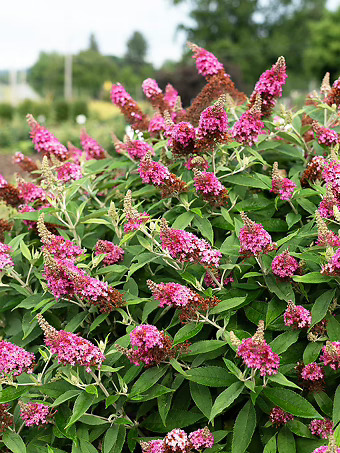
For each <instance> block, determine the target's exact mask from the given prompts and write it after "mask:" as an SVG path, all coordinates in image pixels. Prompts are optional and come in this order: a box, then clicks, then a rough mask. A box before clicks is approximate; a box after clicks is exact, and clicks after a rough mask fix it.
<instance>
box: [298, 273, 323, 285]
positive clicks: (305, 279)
mask: <svg viewBox="0 0 340 453" xmlns="http://www.w3.org/2000/svg"><path fill="white" fill-rule="evenodd" d="M292 278H293V280H294V282H301V283H324V282H330V281H331V280H332V277H328V275H322V274H320V272H310V273H309V274H305V275H294V276H293V277H292Z"/></svg>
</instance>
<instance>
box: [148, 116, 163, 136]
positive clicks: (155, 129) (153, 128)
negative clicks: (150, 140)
mask: <svg viewBox="0 0 340 453" xmlns="http://www.w3.org/2000/svg"><path fill="white" fill-rule="evenodd" d="M165 128H166V124H165V119H164V118H163V116H162V115H160V114H159V113H156V115H154V116H153V117H152V118H151V120H150V123H149V127H148V131H149V132H150V135H151V137H157V136H158V135H159V134H160V133H161V132H164V131H165Z"/></svg>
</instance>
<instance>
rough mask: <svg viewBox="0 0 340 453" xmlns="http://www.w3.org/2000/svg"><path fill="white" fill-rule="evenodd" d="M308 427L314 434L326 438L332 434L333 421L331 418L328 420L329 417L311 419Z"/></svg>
mask: <svg viewBox="0 0 340 453" xmlns="http://www.w3.org/2000/svg"><path fill="white" fill-rule="evenodd" d="M309 429H310V432H311V433H312V434H313V435H314V436H319V437H321V438H322V439H328V437H329V435H330V434H333V422H332V420H329V418H325V419H323V420H312V421H311V422H310V424H309Z"/></svg>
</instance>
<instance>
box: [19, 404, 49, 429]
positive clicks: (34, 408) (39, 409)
mask: <svg viewBox="0 0 340 453" xmlns="http://www.w3.org/2000/svg"><path fill="white" fill-rule="evenodd" d="M19 405H20V417H21V418H22V419H23V420H24V422H25V426H27V427H29V426H33V425H37V426H39V425H44V424H46V423H49V421H50V419H51V413H50V408H49V407H48V406H46V405H45V404H41V403H19Z"/></svg>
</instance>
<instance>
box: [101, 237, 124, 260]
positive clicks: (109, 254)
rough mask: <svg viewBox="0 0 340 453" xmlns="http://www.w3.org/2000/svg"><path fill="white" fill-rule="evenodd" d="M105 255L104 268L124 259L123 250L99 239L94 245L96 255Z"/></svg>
mask: <svg viewBox="0 0 340 453" xmlns="http://www.w3.org/2000/svg"><path fill="white" fill-rule="evenodd" d="M101 254H105V258H104V259H103V261H102V262H103V264H104V266H111V265H112V264H115V263H118V262H119V261H122V260H123V259H124V250H123V249H122V248H121V247H119V246H118V245H115V244H113V243H112V242H110V241H104V240H102V239H99V241H98V242H97V244H96V255H101Z"/></svg>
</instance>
